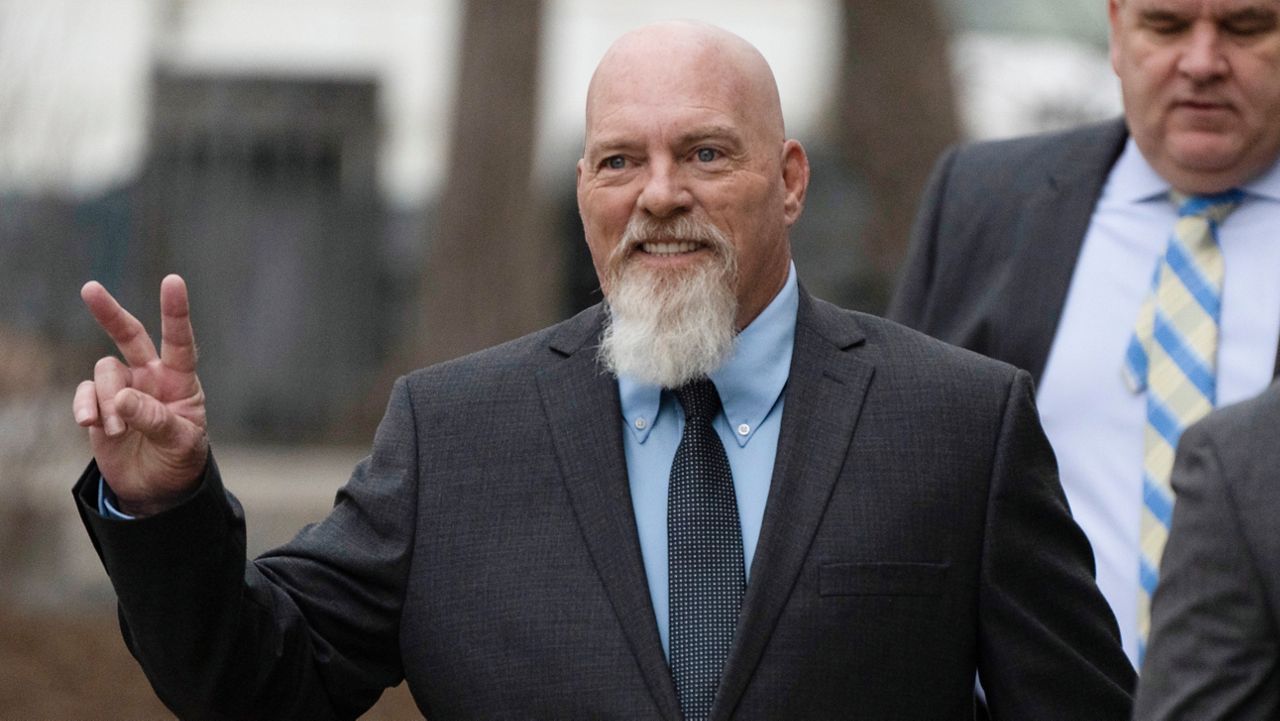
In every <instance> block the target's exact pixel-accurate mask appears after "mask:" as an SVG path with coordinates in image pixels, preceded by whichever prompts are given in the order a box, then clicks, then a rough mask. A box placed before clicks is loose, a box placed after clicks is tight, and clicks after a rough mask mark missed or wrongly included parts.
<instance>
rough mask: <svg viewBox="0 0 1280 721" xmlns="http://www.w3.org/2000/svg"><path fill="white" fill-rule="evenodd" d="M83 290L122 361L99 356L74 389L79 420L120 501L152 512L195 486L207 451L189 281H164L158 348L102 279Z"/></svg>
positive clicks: (170, 279)
mask: <svg viewBox="0 0 1280 721" xmlns="http://www.w3.org/2000/svg"><path fill="white" fill-rule="evenodd" d="M81 295H82V297H83V298H84V301H85V304H86V305H87V306H88V307H89V310H90V312H91V313H93V316H94V318H95V319H96V320H97V321H98V324H99V325H101V326H102V327H103V329H104V330H106V331H107V333H108V335H110V336H111V338H112V340H113V341H115V344H116V346H117V348H119V350H120V353H121V356H122V357H123V358H124V362H121V361H120V360H119V359H116V358H114V357H108V358H103V359H102V360H100V361H98V364H97V366H96V367H95V369H94V380H93V381H86V382H84V383H82V384H81V386H80V389H79V390H77V393H76V402H75V413H76V419H77V421H78V422H79V423H80V424H81V425H85V426H88V427H89V439H90V443H91V445H92V448H93V454H94V457H95V458H96V459H97V461H98V467H99V469H100V470H101V471H102V474H103V477H104V478H106V479H107V482H108V483H109V484H110V485H111V489H112V490H113V491H114V492H115V493H116V495H117V496H118V497H119V498H120V499H121V501H122V502H123V503H126V504H129V505H131V506H133V507H135V508H139V509H144V510H148V511H154V510H157V509H159V508H161V507H163V506H165V505H169V504H171V503H172V502H173V501H174V500H175V499H179V498H181V497H182V496H183V495H185V494H186V493H188V492H189V491H190V490H191V489H193V488H194V487H195V485H196V483H198V481H199V478H200V472H201V470H202V469H203V466H204V463H205V459H206V457H207V454H208V442H207V440H206V436H205V405H204V392H203V391H202V390H201V388H200V381H199V378H198V377H197V376H196V357H195V342H194V335H193V333H192V330H191V323H190V318H189V315H188V304H187V292H186V286H185V284H183V282H182V279H181V278H178V277H177V276H169V277H168V278H165V280H164V283H163V284H162V285H161V297H160V306H161V314H162V321H161V350H160V352H159V353H157V352H156V348H155V345H154V344H153V343H152V342H151V339H150V337H149V336H148V335H147V333H146V331H145V329H144V328H143V326H142V324H141V323H139V322H138V320H137V319H135V318H134V317H133V316H131V315H129V313H128V312H126V311H125V310H124V308H122V307H120V305H119V304H118V303H117V302H116V301H115V299H114V298H112V297H111V295H110V294H109V293H107V291H106V289H104V288H103V287H102V286H101V285H98V284H97V283H89V284H87V285H86V286H85V288H84V290H83V291H82V293H81Z"/></svg>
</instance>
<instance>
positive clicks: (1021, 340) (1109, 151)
mask: <svg viewBox="0 0 1280 721" xmlns="http://www.w3.org/2000/svg"><path fill="white" fill-rule="evenodd" d="M1087 137H1088V139H1089V140H1088V141H1087V142H1082V143H1080V144H1079V145H1080V147H1078V148H1074V149H1067V150H1066V151H1064V153H1063V155H1064V156H1065V157H1067V158H1069V160H1067V161H1066V162H1063V163H1059V164H1056V165H1055V166H1054V167H1053V169H1052V170H1051V171H1050V172H1049V173H1046V175H1045V177H1044V182H1043V183H1042V184H1041V185H1040V186H1039V187H1038V188H1036V189H1035V191H1034V193H1033V194H1032V195H1031V196H1030V198H1029V200H1028V202H1027V205H1026V208H1025V210H1024V211H1023V217H1022V224H1023V225H1022V229H1021V231H1020V232H1019V243H1018V247H1017V249H1016V250H1015V252H1014V257H1013V259H1012V262H1011V267H1010V273H1009V275H1008V278H1009V280H1008V283H1009V285H1008V288H1007V289H1006V292H1005V293H1004V294H1002V295H1003V297H1005V298H1009V299H1011V300H1012V302H1011V303H1009V304H1008V306H1007V307H1006V309H1005V312H1007V313H1008V316H1007V325H1006V326H1005V328H1006V330H1005V331H1002V332H1001V333H1000V334H999V337H998V338H996V339H994V342H996V343H998V344H999V345H1000V347H999V349H998V350H997V351H996V352H995V353H993V354H992V355H994V356H995V357H997V358H1001V359H1003V360H1005V361H1008V362H1009V363H1012V364H1013V365H1015V366H1018V367H1019V368H1026V369H1027V370H1028V371H1030V373H1031V375H1032V376H1033V377H1034V378H1035V379H1036V381H1039V380H1040V377H1041V375H1042V373H1043V372H1044V366H1045V362H1046V361H1047V360H1048V357H1049V347H1050V345H1051V344H1052V342H1053V336H1054V334H1055V333H1057V330H1058V329H1057V325H1058V319H1059V318H1060V317H1061V315H1062V307H1063V305H1064V304H1065V303H1066V298H1067V289H1068V288H1069V287H1070V285H1071V275H1072V272H1073V270H1074V268H1075V265H1076V259H1077V258H1078V257H1079V255H1080V247H1081V246H1082V245H1083V244H1084V235H1085V233H1086V232H1087V231H1088V229H1089V222H1090V220H1091V219H1092V218H1093V209H1094V206H1095V205H1097V202H1098V197H1099V196H1100V195H1101V194H1102V187H1103V185H1104V184H1105V183H1106V180H1107V176H1108V175H1109V174H1110V172H1111V166H1112V165H1114V164H1115V161H1116V158H1117V157H1119V155H1120V151H1121V150H1123V149H1124V143H1125V140H1126V138H1127V137H1128V133H1127V131H1126V130H1125V126H1124V123H1123V122H1122V121H1118V120H1117V121H1114V122H1112V123H1109V124H1107V125H1105V126H1101V127H1099V129H1098V132H1096V133H1092V134H1090V135H1089V136H1087ZM1028 309H1030V310H1028ZM1045 318H1052V319H1053V322H1052V323H1045V322H1044V319H1045Z"/></svg>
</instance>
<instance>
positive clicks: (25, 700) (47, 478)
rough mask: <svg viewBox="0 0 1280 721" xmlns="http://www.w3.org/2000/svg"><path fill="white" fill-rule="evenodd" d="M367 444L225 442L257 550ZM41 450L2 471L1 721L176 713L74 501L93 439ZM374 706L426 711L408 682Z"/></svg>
mask: <svg viewBox="0 0 1280 721" xmlns="http://www.w3.org/2000/svg"><path fill="white" fill-rule="evenodd" d="M46 440H47V439H46ZM60 445H63V444H62V443H60ZM364 452H365V449H362V448H243V447H225V446H223V447H217V448H215V454H216V455H217V458H218V463H219V466H220V467H221V469H222V471H223V474H224V476H225V478H226V479H227V484H228V486H229V487H230V488H231V489H232V491H233V492H235V493H236V495H237V496H238V497H239V498H240V499H241V501H242V503H243V504H244V506H245V508H246V516H247V525H248V532H249V545H250V550H251V552H256V551H260V550H262V549H265V548H268V547H271V546H274V545H277V544H279V543H282V542H284V541H286V540H288V539H289V538H290V537H291V536H292V535H293V533H294V532H296V531H297V529H298V528H299V527H301V526H302V525H303V524H304V523H307V522H310V521H313V520H317V519H319V518H321V517H323V515H324V513H325V511H326V510H327V509H328V508H329V506H330V505H331V503H332V500H333V494H334V491H336V490H337V488H338V487H339V486H340V485H341V484H342V483H343V482H345V481H346V479H347V476H348V474H349V473H350V471H351V468H352V466H353V465H354V464H355V463H356V461H358V460H359V458H360V457H361V456H362V455H363V454H364ZM40 455H41V456H42V457H43V460H42V461H41V462H40V464H39V466H40V468H39V471H38V472H37V473H35V474H34V480H32V481H30V482H25V481H24V482H19V481H15V480H13V479H12V477H11V476H10V477H8V478H7V479H0V480H6V481H7V482H5V483H0V490H2V491H4V493H5V498H6V499H7V500H8V502H9V505H8V506H7V511H6V515H4V516H3V517H0V575H2V576H3V577H4V582H3V583H2V584H0V721H8V720H10V719H13V720H22V721H25V720H28V719H57V720H58V721H76V720H77V719H85V720H89V719H93V720H95V721H97V720H101V719H129V720H131V721H132V720H134V719H138V720H147V719H171V718H173V715H172V714H170V713H168V712H167V710H166V709H165V708H164V706H162V705H161V704H160V703H159V701H157V700H156V698H155V696H154V694H153V693H152V692H151V690H150V687H149V686H148V685H147V682H146V679H145V677H144V676H143V675H142V672H141V670H140V669H139V668H138V666H137V664H136V663H135V662H134V660H133V658H132V657H131V656H130V655H129V653H128V650H127V649H126V648H125V646H124V642H123V641H122V640H121V639H120V632H119V629H118V628H117V626H116V621H115V612H114V601H113V596H112V593H111V588H110V585H109V583H108V582H107V578H106V574H105V573H104V572H103V571H102V567H101V565H100V564H99V563H98V559H97V557H96V556H95V555H94V553H93V548H92V546H91V544H90V543H89V540H88V537H87V536H86V535H85V533H84V530H83V529H82V528H81V527H80V522H79V519H78V518H77V517H76V513H75V509H74V506H73V505H72V502H71V497H70V493H69V489H70V486H71V484H72V483H73V482H74V481H75V479H76V477H77V476H78V475H79V473H80V471H81V470H82V468H83V466H84V463H85V462H86V461H87V460H88V457H89V456H88V453H87V450H86V449H85V448H84V447H83V443H82V442H77V441H76V440H72V441H69V442H65V446H64V447H61V448H59V449H58V451H57V452H56V453H42V454H40ZM9 470H10V471H12V467H11V468H10V469H9ZM15 506H16V507H20V508H21V509H22V510H21V511H19V512H15V511H14V507H15ZM363 718H366V719H377V720H392V719H394V720H396V721H399V720H400V719H419V718H421V715H420V714H419V713H418V712H417V710H416V708H415V707H414V705H413V703H412V699H410V697H409V694H408V692H407V691H406V690H405V689H404V688H403V686H401V687H400V688H397V689H392V690H391V691H389V692H387V693H386V694H384V695H383V698H382V700H381V701H379V703H378V705H376V706H375V707H374V708H373V709H372V710H370V711H369V713H368V714H366V715H365V716H364V717H363Z"/></svg>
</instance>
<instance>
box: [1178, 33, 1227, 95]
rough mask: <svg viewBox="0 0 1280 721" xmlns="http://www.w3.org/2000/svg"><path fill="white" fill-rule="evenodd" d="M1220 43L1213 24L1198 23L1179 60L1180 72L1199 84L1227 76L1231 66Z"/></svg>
mask: <svg viewBox="0 0 1280 721" xmlns="http://www.w3.org/2000/svg"><path fill="white" fill-rule="evenodd" d="M1220 43H1221V38H1220V37H1219V36H1218V30H1217V28H1215V27H1214V26H1213V24H1211V23H1207V22H1199V23H1196V25H1195V27H1194V28H1192V31H1191V35H1190V37H1189V38H1188V40H1187V45H1186V47H1185V48H1184V49H1183V52H1182V54H1181V56H1179V58H1178V71H1179V72H1181V73H1182V74H1183V75H1186V76H1187V77H1188V78H1190V79H1191V80H1192V81H1193V82H1195V83H1197V84H1199V83H1206V82H1210V81H1212V80H1217V79H1219V78H1221V77H1223V76H1225V75H1226V74H1227V72H1228V71H1229V65H1228V63H1227V58H1226V56H1225V55H1224V54H1223V52H1222V48H1221V46H1220Z"/></svg>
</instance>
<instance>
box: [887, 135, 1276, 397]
mask: <svg viewBox="0 0 1280 721" xmlns="http://www.w3.org/2000/svg"><path fill="white" fill-rule="evenodd" d="M1127 139H1128V131H1127V130H1126V129H1125V125H1124V122H1123V121H1122V120H1118V119H1117V120H1112V121H1109V122H1106V123H1102V124H1098V125H1090V126H1085V127H1082V128H1076V129H1073V130H1068V131H1065V132H1058V133H1050V134H1045V135H1036V136H1030V137H1023V138H1015V139H1012V140H1000V141H995V142H986V143H977V144H974V145H967V146H960V147H956V148H952V149H951V150H949V151H948V152H947V153H946V154H945V155H943V157H942V159H941V160H939V161H938V164H937V167H935V168H934V171H933V176H932V178H931V179H930V181H929V186H928V188H927V189H926V190H925V194H924V199H923V200H922V201H921V207H920V211H919V213H918V215H917V216H916V224H915V227H914V229H913V231H912V237H911V246H910V249H909V251H908V255H907V261H906V265H905V267H904V269H903V272H902V277H901V278H900V280H899V282H898V286H897V289H896V290H895V292H894V296H893V300H892V301H891V302H890V304H889V311H888V316H889V318H891V319H893V320H896V321H898V322H900V323H902V324H904V325H907V326H910V327H912V328H915V329H916V330H920V331H923V332H925V333H928V334H929V335H931V336H934V337H935V338H941V339H942V340H945V341H947V342H948V343H954V344H955V345H958V346H960V347H962V348H968V349H969V350H973V351H977V352H979V353H981V354H983V355H985V356H990V357H991V358H997V359H999V360H1002V361H1005V362H1006V363H1011V364H1013V365H1015V366H1017V367H1019V368H1023V369H1025V370H1027V371H1028V372H1029V373H1031V377H1032V378H1033V379H1034V380H1035V381H1036V382H1039V381H1040V376H1041V374H1042V373H1043V372H1044V366H1045V362H1046V361H1047V360H1048V358H1049V348H1050V346H1051V345H1052V343H1053V337H1054V334H1055V333H1056V332H1057V330H1058V321H1059V320H1060V319H1061V317H1062V309H1063V306H1064V304H1065V303H1066V299H1067V289H1068V288H1069V287H1070V284H1071V275H1072V273H1074V272H1075V267H1076V259H1077V258H1078V257H1079V255H1080V248H1081V246H1083V245H1084V235H1085V232H1086V231H1087V230H1088V229H1089V221H1090V220H1091V219H1092V217H1093V209H1094V206H1095V205H1096V204H1097V201H1098V197H1099V196H1100V195H1101V194H1102V187H1103V185H1104V184H1105V183H1106V180H1107V176H1108V175H1109V174H1110V172H1111V166H1112V165H1114V164H1115V161H1116V159H1117V158H1118V157H1120V152H1121V151H1122V150H1124V144H1125V141H1126V140H1127ZM1276 359H1277V360H1276V374H1277V375H1280V353H1277V356H1276ZM1117 362H1118V361H1117Z"/></svg>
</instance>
